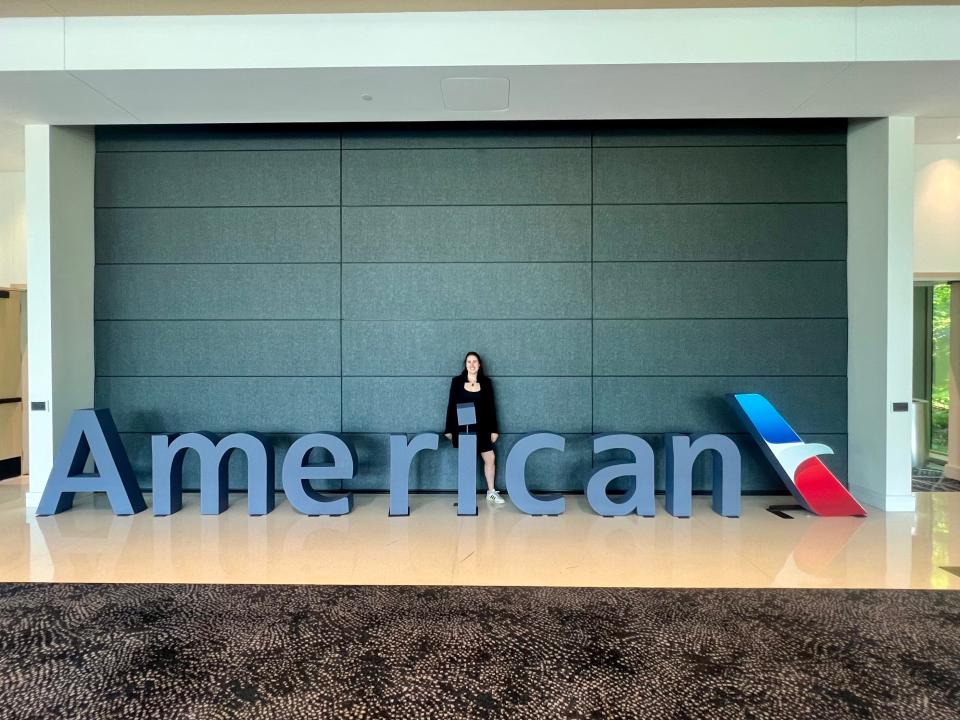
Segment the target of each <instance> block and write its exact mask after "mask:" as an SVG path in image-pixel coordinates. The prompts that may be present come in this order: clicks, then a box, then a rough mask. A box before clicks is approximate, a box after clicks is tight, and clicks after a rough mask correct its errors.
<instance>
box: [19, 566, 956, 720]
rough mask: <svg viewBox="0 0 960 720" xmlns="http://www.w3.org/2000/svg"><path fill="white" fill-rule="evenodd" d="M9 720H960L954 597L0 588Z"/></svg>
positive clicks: (921, 594) (219, 587)
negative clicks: (863, 719) (336, 719)
mask: <svg viewBox="0 0 960 720" xmlns="http://www.w3.org/2000/svg"><path fill="white" fill-rule="evenodd" d="M0 648H2V651H0V673H2V675H0V677H2V678H3V682H2V683H0V717H2V718H71V719H73V720H77V719H80V718H98V719H101V718H158V719H159V718H162V719H163V720H174V719H176V718H217V719H220V718H277V719H281V718H283V719H289V718H405V719H410V720H415V719H417V718H457V719H458V720H459V719H461V718H598V719H599V718H603V719H608V718H660V717H662V718H678V719H679V718H697V719H701V718H818V719H820V718H841V717H843V718H846V717H856V718H906V719H909V720H920V719H921V718H922V719H923V720H934V719H935V718H957V717H960V593H957V592H930V591H881V590H871V591H843V590H633V589H586V588H574V589H563V588H473V587H384V586H381V587H363V586H359V587H350V586H284V585H272V586H271V585H76V584H74V585H71V584H66V585H44V584H6V585H0Z"/></svg>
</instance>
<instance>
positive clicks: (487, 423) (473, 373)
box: [443, 352, 504, 505]
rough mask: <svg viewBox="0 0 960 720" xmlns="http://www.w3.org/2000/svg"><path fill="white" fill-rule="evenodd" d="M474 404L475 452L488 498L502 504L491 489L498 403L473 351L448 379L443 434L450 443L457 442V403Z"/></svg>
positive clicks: (497, 433) (492, 485) (497, 427)
mask: <svg viewBox="0 0 960 720" xmlns="http://www.w3.org/2000/svg"><path fill="white" fill-rule="evenodd" d="M460 403H473V406H474V407H475V408H476V410H477V425H476V427H475V428H474V431H475V432H476V435H477V452H478V453H479V454H480V457H481V458H483V476H484V477H485V478H486V480H487V501H489V502H491V503H493V504H495V505H502V504H503V502H504V501H503V498H502V497H500V492H499V491H498V490H496V489H495V488H494V479H495V478H496V474H497V465H496V455H495V454H494V452H493V444H494V443H495V442H496V441H497V438H499V437H500V428H499V426H498V425H497V406H496V402H495V401H494V398H493V383H492V382H491V381H490V378H488V377H487V376H486V375H484V374H483V365H482V363H481V362H480V356H479V355H478V354H477V353H475V352H468V353H467V354H466V356H465V357H464V358H463V372H461V373H460V374H459V375H457V376H456V377H454V378H453V380H452V381H451V382H450V400H449V401H448V402H447V423H446V427H445V428H444V431H443V432H444V434H445V435H446V436H447V439H448V440H450V441H451V442H452V443H453V446H454V447H457V446H458V445H459V442H458V441H459V436H460V428H459V426H458V425H457V405H458V404H460Z"/></svg>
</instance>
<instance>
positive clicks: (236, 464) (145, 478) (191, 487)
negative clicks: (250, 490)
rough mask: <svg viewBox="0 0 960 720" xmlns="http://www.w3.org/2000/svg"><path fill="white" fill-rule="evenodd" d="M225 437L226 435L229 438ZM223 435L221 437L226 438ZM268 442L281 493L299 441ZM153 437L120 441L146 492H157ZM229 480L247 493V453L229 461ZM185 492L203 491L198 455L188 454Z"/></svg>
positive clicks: (321, 486) (331, 484)
mask: <svg viewBox="0 0 960 720" xmlns="http://www.w3.org/2000/svg"><path fill="white" fill-rule="evenodd" d="M225 434H226V433H224V434H223V435H225ZM223 435H221V437H222V436H223ZM265 437H266V439H267V440H268V441H269V443H270V444H271V445H272V446H273V451H274V462H273V465H274V488H275V489H276V490H277V491H278V492H280V491H282V490H283V483H282V480H281V478H282V473H283V458H284V457H285V456H286V454H287V450H288V449H289V448H290V446H291V445H292V444H293V443H294V441H295V440H296V439H297V438H298V437H299V436H298V435H291V434H289V433H269V434H265ZM150 438H151V435H149V434H147V433H121V435H120V439H121V440H122V441H123V445H124V448H125V449H126V451H127V455H128V456H129V458H130V464H131V465H132V466H133V472H134V474H136V476H137V480H138V482H139V483H140V486H141V487H142V488H145V489H152V488H153V476H152V475H153V473H152V470H153V468H152V467H151V446H150ZM311 461H317V462H329V456H325V457H322V458H315V457H311ZM227 478H228V483H229V488H230V490H231V491H241V492H242V491H245V490H246V489H247V487H248V484H247V466H246V461H245V458H244V456H243V453H239V452H235V453H232V454H231V455H230V458H229V460H228V461H227ZM310 484H311V486H312V487H313V488H315V489H316V490H332V491H337V490H340V489H341V487H342V483H341V481H339V480H311V481H310ZM183 489H184V490H186V491H187V492H190V491H193V492H196V491H198V490H199V489H200V463H199V461H198V460H197V454H196V453H195V452H188V453H187V454H186V455H185V456H184V461H183ZM246 501H247V499H246V497H244V496H234V497H231V498H230V504H231V506H232V505H237V504H240V505H246ZM280 502H283V500H282V496H281V497H279V498H277V504H279V503H280Z"/></svg>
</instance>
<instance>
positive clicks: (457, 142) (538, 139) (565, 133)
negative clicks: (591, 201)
mask: <svg viewBox="0 0 960 720" xmlns="http://www.w3.org/2000/svg"><path fill="white" fill-rule="evenodd" d="M343 147H344V149H345V150H356V149H361V150H394V149H417V148H419V149H425V148H429V149H436V148H515V147H516V148H530V147H533V148H539V147H548V148H558V147H586V148H588V147H590V128H589V127H588V126H586V125H580V126H574V125H564V126H553V127H550V126H549V125H533V124H530V123H523V124H513V123H510V124H503V123H496V124H484V123H443V124H442V125H439V126H437V125H417V126H408V127H403V126H400V127H397V126H390V125H384V126H381V127H366V128H363V129H346V130H344V132H343Z"/></svg>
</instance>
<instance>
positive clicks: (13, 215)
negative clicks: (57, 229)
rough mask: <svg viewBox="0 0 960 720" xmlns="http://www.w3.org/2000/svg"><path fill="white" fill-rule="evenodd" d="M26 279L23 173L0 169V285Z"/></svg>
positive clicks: (5, 285)
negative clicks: (0, 170)
mask: <svg viewBox="0 0 960 720" xmlns="http://www.w3.org/2000/svg"><path fill="white" fill-rule="evenodd" d="M26 282H27V223H26V194H25V188H24V177H23V173H22V172H0V287H10V286H12V285H14V284H17V285H22V284H25V283H26Z"/></svg>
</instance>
